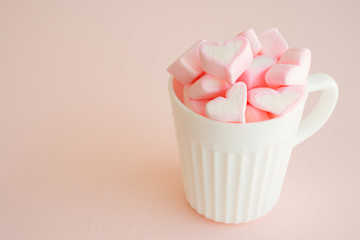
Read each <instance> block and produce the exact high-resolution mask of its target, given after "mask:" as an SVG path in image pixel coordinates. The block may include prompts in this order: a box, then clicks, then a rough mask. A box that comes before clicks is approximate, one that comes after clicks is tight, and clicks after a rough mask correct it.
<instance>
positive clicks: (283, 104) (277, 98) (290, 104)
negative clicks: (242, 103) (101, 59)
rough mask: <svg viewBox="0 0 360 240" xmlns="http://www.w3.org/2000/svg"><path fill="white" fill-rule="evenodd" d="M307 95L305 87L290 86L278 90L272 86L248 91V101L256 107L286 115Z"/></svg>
mask: <svg viewBox="0 0 360 240" xmlns="http://www.w3.org/2000/svg"><path fill="white" fill-rule="evenodd" d="M304 97H305V87H303V86H290V87H281V88H278V89H277V90H274V89H272V88H253V89H251V90H249V92H248V101H249V103H250V104H251V105H253V106H254V107H256V108H258V109H261V110H264V111H267V112H270V113H273V114H276V115H284V114H286V113H288V112H289V111H291V110H292V109H294V108H295V107H296V106H298V105H299V104H300V103H301V101H302V100H303V98H304Z"/></svg>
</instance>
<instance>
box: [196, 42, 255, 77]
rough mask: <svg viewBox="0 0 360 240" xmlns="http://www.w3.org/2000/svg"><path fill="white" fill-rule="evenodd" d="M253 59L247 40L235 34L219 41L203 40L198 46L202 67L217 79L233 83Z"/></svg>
mask: <svg viewBox="0 0 360 240" xmlns="http://www.w3.org/2000/svg"><path fill="white" fill-rule="evenodd" d="M252 59H253V54H252V51H251V46H250V43H249V40H247V39H246V38H244V37H242V36H236V37H234V38H231V39H229V40H227V41H226V42H225V43H224V44H222V43H220V42H204V43H202V44H201V46H200V62H201V66H202V69H203V70H204V71H205V72H206V73H208V74H210V75H213V76H214V77H215V78H217V79H221V80H225V81H227V82H228V83H230V84H233V83H235V81H236V80H237V79H238V78H239V76H240V75H241V74H242V73H243V72H244V71H245V70H246V69H247V68H248V67H249V65H250V64H251V61H252Z"/></svg>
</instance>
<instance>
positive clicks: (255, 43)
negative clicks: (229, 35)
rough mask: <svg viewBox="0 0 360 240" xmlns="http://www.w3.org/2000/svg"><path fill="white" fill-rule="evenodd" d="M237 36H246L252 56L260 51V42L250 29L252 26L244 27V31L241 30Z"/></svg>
mask: <svg viewBox="0 0 360 240" xmlns="http://www.w3.org/2000/svg"><path fill="white" fill-rule="evenodd" d="M237 36H243V37H245V38H247V40H249V42H250V46H251V51H252V53H253V55H254V56H255V55H256V54H258V53H259V52H260V50H261V43H260V40H259V38H258V37H257V35H256V33H255V31H254V29H252V28H249V29H246V30H245V31H242V32H241V33H239V34H238V35H237Z"/></svg>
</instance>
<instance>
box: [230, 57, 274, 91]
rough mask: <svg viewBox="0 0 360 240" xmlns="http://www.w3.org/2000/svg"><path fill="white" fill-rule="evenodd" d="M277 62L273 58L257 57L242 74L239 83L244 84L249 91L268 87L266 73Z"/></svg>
mask: <svg viewBox="0 0 360 240" xmlns="http://www.w3.org/2000/svg"><path fill="white" fill-rule="evenodd" d="M276 62H277V59H276V58H274V57H272V56H265V55H260V56H255V57H254V59H253V60H252V62H251V64H250V66H249V68H248V69H247V70H246V71H245V72H244V73H243V74H241V76H240V77H239V79H238V80H237V81H241V82H244V83H245V84H246V87H247V89H248V90H249V89H252V88H257V87H266V86H267V84H266V82H265V73H266V71H267V70H269V68H270V67H271V66H273V65H274V64H275V63H276Z"/></svg>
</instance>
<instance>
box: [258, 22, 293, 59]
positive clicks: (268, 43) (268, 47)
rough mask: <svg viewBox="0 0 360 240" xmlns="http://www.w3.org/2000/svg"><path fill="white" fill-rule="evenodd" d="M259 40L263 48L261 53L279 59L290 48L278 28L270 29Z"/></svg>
mask: <svg viewBox="0 0 360 240" xmlns="http://www.w3.org/2000/svg"><path fill="white" fill-rule="evenodd" d="M259 40H260V43H261V46H262V49H261V51H260V53H261V54H264V55H270V56H273V57H276V58H277V59H279V58H280V57H281V55H282V54H283V53H284V52H285V51H286V50H287V49H288V48H289V46H288V44H287V43H286V41H285V39H284V38H283V37H282V36H281V35H280V33H279V30H278V29H277V28H270V29H268V30H266V31H264V32H263V33H261V34H260V35H259Z"/></svg>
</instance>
